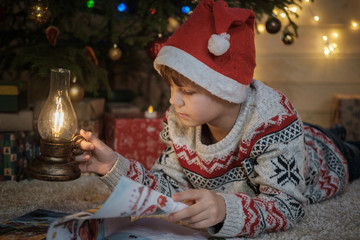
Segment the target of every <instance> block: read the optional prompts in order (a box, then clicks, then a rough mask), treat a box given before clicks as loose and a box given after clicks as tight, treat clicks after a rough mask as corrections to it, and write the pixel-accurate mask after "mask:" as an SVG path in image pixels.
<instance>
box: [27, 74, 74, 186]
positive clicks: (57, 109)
mask: <svg viewBox="0 0 360 240" xmlns="http://www.w3.org/2000/svg"><path fill="white" fill-rule="evenodd" d="M69 88H70V71H69V70H67V69H63V68H56V69H51V78H50V91H49V96H48V98H47V100H46V102H45V105H44V107H43V108H42V110H41V112H40V115H39V118H38V123H37V126H38V131H39V134H40V156H38V157H36V158H35V159H34V160H33V161H32V162H31V163H30V166H29V168H28V169H27V175H28V176H29V177H31V178H35V179H40V180H46V181H69V180H74V179H77V178H78V177H80V175H81V171H80V169H79V166H78V163H77V162H76V161H74V160H73V158H72V155H73V154H74V152H76V149H78V145H77V143H78V141H79V139H80V138H81V137H80V136H79V135H78V136H75V134H76V131H77V127H78V122H77V117H76V114H75V111H74V108H73V106H72V104H71V100H70V97H69ZM76 153H77V154H79V153H81V152H76Z"/></svg>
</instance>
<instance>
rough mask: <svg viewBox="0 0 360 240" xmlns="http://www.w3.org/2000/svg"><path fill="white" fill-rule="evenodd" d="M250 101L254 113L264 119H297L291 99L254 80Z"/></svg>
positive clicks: (251, 86)
mask: <svg viewBox="0 0 360 240" xmlns="http://www.w3.org/2000/svg"><path fill="white" fill-rule="evenodd" d="M250 91H251V94H250V95H249V99H251V100H250V102H251V105H252V107H254V111H255V112H257V114H259V116H260V117H261V118H263V119H275V118H277V119H279V120H280V119H282V118H284V117H285V118H288V117H290V116H292V117H291V118H294V117H296V118H297V112H296V110H295V108H294V107H293V106H292V104H291V102H290V101H289V99H288V98H287V97H286V96H285V95H284V94H283V93H281V92H280V91H278V90H275V89H274V88H271V87H269V86H267V85H266V84H264V83H262V82H260V81H258V80H255V79H254V80H253V81H252V83H251V85H250Z"/></svg>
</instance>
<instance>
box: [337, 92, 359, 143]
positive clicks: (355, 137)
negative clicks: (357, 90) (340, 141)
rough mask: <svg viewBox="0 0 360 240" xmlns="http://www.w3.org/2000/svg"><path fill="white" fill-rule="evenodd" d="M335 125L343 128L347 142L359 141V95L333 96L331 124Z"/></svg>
mask: <svg viewBox="0 0 360 240" xmlns="http://www.w3.org/2000/svg"><path fill="white" fill-rule="evenodd" d="M337 123H340V124H341V125H343V126H344V127H345V129H346V140H347V141H359V140H360V95H344V94H337V95H335V96H334V100H333V109H332V121H331V124H332V125H333V124H337Z"/></svg>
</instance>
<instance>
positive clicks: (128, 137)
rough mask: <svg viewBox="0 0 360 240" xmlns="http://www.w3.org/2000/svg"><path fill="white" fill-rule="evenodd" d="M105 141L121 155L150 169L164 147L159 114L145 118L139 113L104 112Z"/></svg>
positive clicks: (161, 122) (161, 120)
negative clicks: (119, 113)
mask: <svg viewBox="0 0 360 240" xmlns="http://www.w3.org/2000/svg"><path fill="white" fill-rule="evenodd" d="M104 127H105V141H106V144H107V145H109V146H110V147H111V148H112V149H114V151H116V152H118V153H120V154H121V155H122V156H124V157H126V158H128V159H133V160H137V161H139V162H141V163H142V164H143V165H144V167H145V168H147V169H150V168H151V167H152V166H153V164H154V163H155V162H156V160H157V159H158V158H159V156H160V154H161V153H162V152H163V150H164V149H165V146H166V145H165V143H163V142H162V141H161V140H160V137H159V134H160V132H161V131H162V129H163V119H162V117H161V116H159V117H157V118H154V119H146V118H144V116H143V115H141V114H121V115H116V114H111V113H105V118H104Z"/></svg>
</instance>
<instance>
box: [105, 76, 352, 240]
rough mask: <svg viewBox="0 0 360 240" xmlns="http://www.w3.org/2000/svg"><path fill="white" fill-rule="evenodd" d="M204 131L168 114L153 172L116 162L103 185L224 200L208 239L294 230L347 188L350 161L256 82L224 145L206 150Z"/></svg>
mask: <svg viewBox="0 0 360 240" xmlns="http://www.w3.org/2000/svg"><path fill="white" fill-rule="evenodd" d="M201 132H202V127H201V126H199V127H192V128H188V127H185V126H183V125H182V124H181V121H180V120H179V119H178V118H177V116H176V115H175V112H174V110H173V109H172V108H170V109H169V111H168V112H167V117H166V119H165V125H164V129H163V131H162V133H161V139H162V140H163V141H164V142H165V143H167V144H168V147H167V148H166V149H165V150H164V152H163V153H162V155H161V156H160V157H159V159H158V161H157V163H156V164H155V165H154V167H153V168H152V169H151V170H150V171H147V170H145V168H144V167H143V166H142V165H141V164H140V163H138V162H137V161H135V160H128V159H125V158H123V157H122V156H120V155H118V161H117V162H116V164H115V165H114V167H113V169H112V170H111V171H110V172H109V173H108V174H107V175H105V176H104V177H103V178H102V179H103V181H104V182H105V183H107V184H108V185H109V187H110V188H114V187H115V186H116V183H117V181H118V180H119V179H120V177H121V176H123V175H126V176H128V177H130V178H132V179H133V180H135V181H138V182H140V183H143V184H144V185H147V186H150V187H152V188H153V189H155V190H157V191H160V192H162V193H164V194H166V195H168V196H171V195H172V194H173V193H175V192H178V191H184V190H186V189H190V188H205V189H209V190H211V191H214V192H216V193H218V194H221V195H222V196H223V197H224V199H225V203H226V218H225V221H224V222H223V223H222V224H218V225H216V226H214V227H210V228H209V232H210V233H211V234H212V235H214V236H223V237H232V236H257V235H259V234H261V233H266V232H275V231H282V230H286V229H289V228H291V227H293V226H294V225H295V224H296V222H298V221H299V220H300V219H301V218H302V217H303V216H304V214H305V206H306V205H307V204H309V203H314V202H319V201H322V200H325V199H328V198H330V197H332V196H334V195H336V194H338V193H340V192H343V191H344V190H345V188H346V187H347V185H348V172H347V171H348V170H347V163H346V160H345V159H344V158H343V156H342V155H341V154H340V152H339V150H338V149H337V148H336V147H335V145H334V144H333V143H332V142H331V141H330V140H329V138H327V137H326V136H325V135H324V134H322V133H321V132H319V131H317V130H315V129H313V128H311V127H308V126H305V127H304V126H303V123H302V122H301V120H300V118H299V117H298V114H297V113H296V111H295V109H294V108H293V107H292V105H291V103H290V102H289V101H288V99H287V98H286V97H285V96H284V95H283V94H282V93H280V92H278V91H275V90H274V89H272V88H270V87H267V86H266V85H264V84H262V83H261V82H259V81H257V80H254V81H253V82H252V83H251V85H250V88H249V91H248V95H247V99H246V101H245V102H244V103H243V104H242V106H241V109H240V113H239V116H238V119H237V121H236V123H235V125H234V127H233V129H232V130H231V131H230V133H229V134H228V135H227V136H226V137H225V138H224V139H223V140H221V141H220V142H218V143H216V144H212V145H205V144H203V143H202V142H201Z"/></svg>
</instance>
